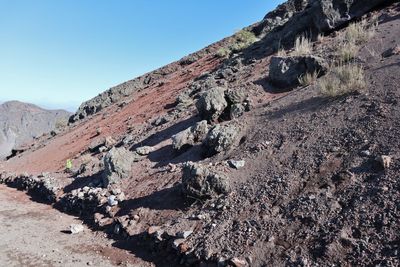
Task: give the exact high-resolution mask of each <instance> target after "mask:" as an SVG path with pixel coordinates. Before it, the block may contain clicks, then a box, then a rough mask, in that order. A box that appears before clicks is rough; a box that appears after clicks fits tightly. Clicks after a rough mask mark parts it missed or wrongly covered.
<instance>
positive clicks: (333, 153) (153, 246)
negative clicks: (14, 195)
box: [1, 0, 400, 266]
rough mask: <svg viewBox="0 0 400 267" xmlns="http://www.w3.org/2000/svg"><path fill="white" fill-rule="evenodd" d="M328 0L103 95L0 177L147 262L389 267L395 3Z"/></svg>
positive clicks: (284, 13)
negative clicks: (47, 196) (44, 197)
mask: <svg viewBox="0 0 400 267" xmlns="http://www.w3.org/2000/svg"><path fill="white" fill-rule="evenodd" d="M332 2H335V5H332V6H333V7H334V8H337V9H333V10H329V8H328V9H321V5H324V4H323V3H325V2H324V1H288V2H287V3H285V4H283V5H281V6H279V7H278V8H277V9H276V10H275V11H273V12H271V13H269V14H268V15H267V16H266V17H265V19H264V20H263V21H261V22H260V23H256V24H254V25H252V26H250V27H248V28H246V29H244V30H243V31H241V32H239V33H238V34H236V35H235V36H232V37H229V38H226V39H224V40H222V41H221V42H218V43H215V44H213V45H211V46H209V47H207V48H206V49H204V50H202V51H200V52H198V53H195V54H192V55H189V56H188V57H185V58H184V59H182V60H181V61H179V62H175V63H172V64H170V65H168V66H166V67H164V68H161V69H159V70H156V71H155V72H153V73H149V74H146V75H144V76H143V77H139V78H137V79H135V80H132V81H129V82H126V83H124V84H121V85H119V86H117V87H115V88H111V89H110V90H108V91H107V92H105V93H103V94H101V95H99V96H98V97H97V98H95V99H92V100H90V101H88V102H86V103H84V104H82V106H81V108H80V109H79V110H78V112H77V113H76V114H75V115H73V116H72V117H71V119H70V126H69V128H68V129H66V130H65V131H64V132H62V133H60V134H58V135H57V136H55V137H54V138H48V137H46V138H42V139H40V140H38V141H37V143H36V145H35V146H34V147H33V148H32V149H30V150H28V151H26V152H24V153H23V154H21V155H17V156H16V157H14V158H12V159H10V160H8V161H7V162H4V163H3V164H2V169H3V170H4V173H3V174H2V179H1V180H2V181H4V183H6V184H9V185H11V186H15V187H24V186H25V187H26V184H27V182H25V181H27V180H28V181H31V180H29V179H32V177H30V178H29V175H28V176H27V175H26V174H24V175H15V174H14V175H13V174H12V173H21V172H26V173H28V174H31V175H35V177H36V176H38V181H44V182H42V183H40V185H41V187H40V188H42V187H44V189H45V190H44V191H45V192H48V191H50V192H52V193H51V194H52V196H54V197H52V200H53V203H54V206H55V207H56V208H59V209H62V210H65V211H68V212H72V213H76V214H79V215H80V216H81V218H82V219H83V220H84V221H85V222H86V223H88V224H90V225H92V226H93V227H97V228H99V229H102V230H104V231H105V232H106V233H107V234H108V237H110V238H114V239H115V240H116V241H115V243H114V244H113V245H114V246H115V247H118V248H124V249H127V250H128V251H130V252H131V253H133V254H134V255H135V256H136V257H139V258H142V260H144V261H146V262H151V263H152V264H154V265H156V266H178V265H179V264H183V265H186V266H216V265H217V264H219V266H315V265H321V266H326V265H338V266H347V265H363V266H370V265H382V266H396V265H398V264H399V257H398V250H399V240H400V239H399V238H400V237H399V234H398V233H399V230H400V229H399V225H398V223H397V221H398V219H399V216H400V214H399V203H398V199H399V186H400V184H399V180H398V173H399V167H400V162H399V157H400V142H399V139H398V136H399V134H400V128H399V121H400V120H399V119H400V118H399V117H400V109H399V104H398V103H399V98H400V91H399V86H398V85H399V84H400V83H399V82H400V78H399V75H398V73H399V71H400V65H399V60H400V55H399V54H400V52H399V51H400V48H399V44H400V39H399V38H400V5H399V3H393V1H356V0H354V1H332ZM338 2H340V3H342V2H343V3H344V2H346V3H347V4H346V5H337V6H336V4H337V3H338ZM321 10H323V11H321ZM331 15H335V16H336V17H335V19H332V16H331ZM302 36H303V37H302ZM304 36H305V37H304ZM288 70H289V71H288ZM279 75H282V77H283V78H284V80H285V82H288V83H289V82H290V85H286V86H284V87H283V86H282V84H281V83H277V82H276V81H277V80H279V78H280V77H279ZM293 77H294V78H293ZM67 159H72V161H73V168H72V171H71V172H68V173H65V172H64V169H65V161H66V160H67ZM42 172H47V173H49V174H46V175H39V174H40V173H42ZM32 181H33V180H32ZM33 183H35V182H34V181H33ZM49 183H54V184H57V186H51V187H49V186H47V185H48V184H49ZM43 184H44V185H43ZM21 185H22V186H21ZM28 187H29V188H32V189H31V190H30V191H35V190H36V189H35V188H37V187H34V186H30V182H29V183H28ZM36 191H37V190H36ZM39 193H42V191H40V192H39Z"/></svg>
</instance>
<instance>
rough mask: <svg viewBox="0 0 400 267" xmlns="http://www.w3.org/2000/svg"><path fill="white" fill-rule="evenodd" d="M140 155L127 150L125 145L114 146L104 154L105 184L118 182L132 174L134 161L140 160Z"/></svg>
mask: <svg viewBox="0 0 400 267" xmlns="http://www.w3.org/2000/svg"><path fill="white" fill-rule="evenodd" d="M138 157H139V156H138V155H136V154H135V153H132V152H130V151H128V150H126V149H125V148H123V147H119V148H116V147H114V148H112V149H111V150H110V151H109V152H108V153H107V154H106V155H105V156H104V159H103V160H104V172H103V184H104V186H108V185H110V184H114V183H118V182H119V181H120V180H121V179H125V178H128V177H129V176H130V175H131V169H132V163H133V162H134V161H136V160H138Z"/></svg>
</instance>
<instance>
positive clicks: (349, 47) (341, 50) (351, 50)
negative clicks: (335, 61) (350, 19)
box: [337, 20, 376, 62]
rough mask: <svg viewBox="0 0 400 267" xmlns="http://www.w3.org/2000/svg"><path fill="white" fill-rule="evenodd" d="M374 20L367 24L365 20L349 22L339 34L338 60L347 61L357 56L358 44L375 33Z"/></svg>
mask: <svg viewBox="0 0 400 267" xmlns="http://www.w3.org/2000/svg"><path fill="white" fill-rule="evenodd" d="M375 29H376V22H372V24H368V23H367V21H366V20H363V21H360V22H357V23H351V24H350V25H349V26H348V27H347V28H346V30H345V31H344V32H343V33H342V34H341V37H340V39H341V41H340V45H339V46H338V50H337V56H338V58H339V61H341V62H348V61H350V60H352V59H354V58H356V57H357V54H358V51H359V50H360V45H361V44H363V43H365V42H367V41H368V40H369V39H370V38H372V37H373V36H374V35H375Z"/></svg>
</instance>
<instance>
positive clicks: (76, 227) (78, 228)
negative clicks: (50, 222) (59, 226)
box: [69, 224, 85, 235]
mask: <svg viewBox="0 0 400 267" xmlns="http://www.w3.org/2000/svg"><path fill="white" fill-rule="evenodd" d="M84 229H85V228H84V227H83V225H82V224H71V226H70V227H69V230H70V232H71V234H73V235H75V234H79V233H81V232H83V230H84Z"/></svg>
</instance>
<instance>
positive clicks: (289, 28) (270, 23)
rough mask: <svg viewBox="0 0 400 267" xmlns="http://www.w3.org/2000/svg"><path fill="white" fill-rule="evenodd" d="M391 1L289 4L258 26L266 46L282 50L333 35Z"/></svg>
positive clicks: (297, 1) (300, 0) (314, 0)
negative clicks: (305, 37) (307, 37)
mask: <svg viewBox="0 0 400 267" xmlns="http://www.w3.org/2000/svg"><path fill="white" fill-rule="evenodd" d="M390 2H391V1H390V0H323V1H321V0H289V1H288V2H287V3H285V4H283V5H280V6H279V7H278V8H277V9H276V10H274V11H273V12H270V13H269V14H268V15H267V16H266V17H265V18H264V20H263V21H262V22H261V23H260V24H259V25H256V26H255V29H254V31H255V32H256V33H257V34H260V35H261V37H263V36H265V38H263V42H265V44H269V46H274V47H275V49H279V47H280V46H288V45H292V44H293V42H294V40H295V39H296V37H297V36H299V35H302V34H305V33H306V34H309V33H313V36H314V37H315V36H316V35H317V34H318V33H325V32H331V31H332V30H335V29H338V28H340V27H342V26H344V25H346V24H347V23H349V22H350V21H353V20H355V19H357V18H361V17H362V16H363V15H364V14H365V13H367V12H368V11H370V10H373V9H374V8H376V7H378V6H379V5H382V4H385V3H390Z"/></svg>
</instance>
